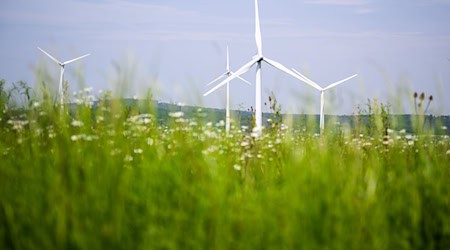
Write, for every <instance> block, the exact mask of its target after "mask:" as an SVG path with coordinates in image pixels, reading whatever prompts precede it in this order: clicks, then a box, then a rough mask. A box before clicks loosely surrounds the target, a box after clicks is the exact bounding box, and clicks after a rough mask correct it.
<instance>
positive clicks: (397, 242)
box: [0, 91, 450, 249]
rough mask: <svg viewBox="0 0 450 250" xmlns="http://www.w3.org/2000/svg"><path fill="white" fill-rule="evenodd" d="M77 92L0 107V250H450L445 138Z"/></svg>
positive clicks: (447, 142) (449, 170)
mask: <svg viewBox="0 0 450 250" xmlns="http://www.w3.org/2000/svg"><path fill="white" fill-rule="evenodd" d="M77 98H78V105H77V106H76V108H69V107H65V109H64V110H63V112H61V110H60V109H61V107H58V106H54V105H53V103H52V102H51V98H47V99H36V100H34V101H33V104H32V105H30V108H29V109H25V110H22V111H21V112H13V111H12V110H10V109H9V108H8V107H7V105H2V106H1V109H2V110H1V111H2V120H1V121H0V126H1V129H0V155H1V162H0V248H1V249H450V212H449V211H450V185H449V183H450V165H449V162H450V161H449V160H450V151H449V150H450V140H449V138H448V136H431V135H417V134H416V135H413V134H407V133H405V132H404V131H390V132H389V133H387V134H386V131H385V130H384V129H383V128H382V127H376V128H373V130H372V133H360V132H354V133H343V132H342V131H341V130H340V129H339V128H335V129H329V130H327V132H326V133H325V134H324V135H323V136H317V135H314V134H313V133H311V132H310V131H303V130H299V129H295V128H288V127H287V126H285V125H283V124H277V125H276V126H274V127H273V128H271V129H267V130H266V132H265V133H264V134H263V136H261V137H254V134H252V131H248V130H249V129H246V128H245V127H244V128H241V127H240V126H237V124H235V127H234V128H233V129H232V131H231V132H230V133H229V134H226V133H225V131H224V128H223V126H222V125H223V124H220V123H219V124H212V123H210V122H209V117H208V116H207V114H205V113H204V112H202V111H201V110H199V111H198V112H197V113H195V114H193V115H191V116H189V117H185V114H184V113H182V112H171V113H170V114H169V117H170V118H169V121H168V122H167V124H164V125H162V124H160V123H159V122H158V121H157V118H156V117H157V114H156V109H155V108H154V107H152V104H153V102H152V100H150V99H147V100H146V102H145V105H144V106H145V107H140V106H139V105H131V106H130V105H124V104H123V102H121V101H116V100H114V99H112V98H111V97H110V96H109V95H104V96H103V97H102V98H101V100H100V101H99V103H98V105H96V106H95V108H93V107H92V105H93V103H92V102H91V101H92V100H91V98H90V97H89V91H86V92H81V93H79V95H78V96H77ZM2 104H4V103H2ZM142 110H146V112H145V113H142ZM374 124H375V126H383V123H381V125H376V124H380V123H377V122H374Z"/></svg>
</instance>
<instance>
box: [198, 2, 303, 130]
mask: <svg viewBox="0 0 450 250" xmlns="http://www.w3.org/2000/svg"><path fill="white" fill-rule="evenodd" d="M255 40H256V47H257V49H258V54H256V55H255V56H254V57H253V59H252V60H251V61H250V62H248V63H247V64H245V65H244V66H242V67H241V68H240V69H238V70H237V71H236V72H235V74H233V75H231V76H229V77H227V78H226V79H225V80H224V81H222V82H220V83H219V84H217V85H216V86H215V87H214V88H212V89H211V90H209V91H208V92H206V93H205V94H204V95H203V96H207V95H209V94H210V93H212V92H213V91H215V90H216V89H218V88H220V87H222V86H223V85H225V84H226V83H227V82H229V81H231V80H233V79H235V78H237V77H238V76H240V75H242V74H244V73H245V72H247V71H249V70H250V68H251V67H253V65H255V64H256V84H255V85H256V86H255V92H256V93H255V121H256V128H255V129H256V132H257V134H258V135H260V134H261V133H262V108H261V106H262V105H261V80H262V79H261V64H262V62H263V61H265V62H266V63H268V64H269V65H271V66H273V67H275V68H277V69H278V70H281V71H283V72H285V73H287V74H289V75H291V76H293V77H295V78H297V79H299V80H301V81H303V82H305V83H307V84H309V85H311V83H309V82H308V81H307V80H305V79H303V78H302V77H301V76H299V75H297V74H295V73H294V72H292V71H291V70H290V69H288V68H286V67H285V66H283V65H282V64H281V63H278V62H276V61H273V60H270V59H269V58H266V57H264V56H263V52H262V37H261V25H260V21H259V8H258V0H255Z"/></svg>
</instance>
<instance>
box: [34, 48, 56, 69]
mask: <svg viewBox="0 0 450 250" xmlns="http://www.w3.org/2000/svg"><path fill="white" fill-rule="evenodd" d="M37 48H38V49H39V50H40V51H41V52H42V53H44V54H46V55H47V56H48V57H50V59H52V60H53V61H54V62H56V63H57V64H59V65H61V64H62V63H61V62H60V61H58V59H56V58H54V57H53V56H52V55H50V54H49V53H47V52H46V51H45V50H43V49H41V48H39V47H37Z"/></svg>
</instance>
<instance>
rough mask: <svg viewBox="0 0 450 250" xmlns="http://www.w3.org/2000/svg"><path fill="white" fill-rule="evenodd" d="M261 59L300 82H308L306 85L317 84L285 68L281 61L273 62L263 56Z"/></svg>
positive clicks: (314, 85)
mask: <svg viewBox="0 0 450 250" xmlns="http://www.w3.org/2000/svg"><path fill="white" fill-rule="evenodd" d="M263 60H264V61H266V62H267V63H268V64H270V65H272V66H273V67H274V68H277V69H279V70H281V71H283V72H285V73H286V74H288V75H291V76H293V77H295V78H297V79H299V80H300V81H302V82H304V83H306V84H308V85H311V86H312V87H313V88H316V87H317V86H316V85H317V84H313V83H311V82H309V81H307V80H305V79H304V78H303V77H301V76H299V75H297V74H295V73H294V72H292V70H290V69H288V68H286V67H285V66H283V65H282V64H281V63H279V62H275V61H273V60H270V59H268V58H264V59H263Z"/></svg>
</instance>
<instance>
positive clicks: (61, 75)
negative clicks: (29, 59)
mask: <svg viewBox="0 0 450 250" xmlns="http://www.w3.org/2000/svg"><path fill="white" fill-rule="evenodd" d="M38 49H39V50H40V51H41V52H42V53H44V54H45V55H47V56H48V57H49V58H50V59H52V60H53V61H54V62H56V63H57V64H58V65H59V66H60V67H61V73H60V77H59V88H58V95H59V98H60V105H61V107H63V106H64V93H63V82H64V66H66V65H67V64H69V63H72V62H75V61H78V60H80V59H82V58H85V57H87V56H89V55H91V54H86V55H84V56H80V57H77V58H75V59H72V60H68V61H65V62H60V61H59V60H58V59H56V58H55V57H53V56H52V55H50V54H49V53H47V52H46V51H45V50H43V49H41V48H39V47H38Z"/></svg>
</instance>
